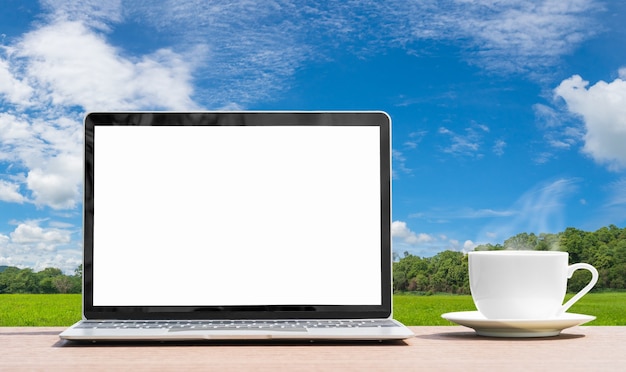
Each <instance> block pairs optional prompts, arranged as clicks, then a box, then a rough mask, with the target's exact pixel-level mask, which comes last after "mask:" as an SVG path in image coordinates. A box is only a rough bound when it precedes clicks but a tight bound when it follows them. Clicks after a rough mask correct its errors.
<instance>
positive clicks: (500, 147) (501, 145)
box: [492, 140, 506, 156]
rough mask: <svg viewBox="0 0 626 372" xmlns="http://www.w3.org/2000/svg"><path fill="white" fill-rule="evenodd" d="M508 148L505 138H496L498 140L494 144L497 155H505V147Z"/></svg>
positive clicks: (494, 151)
mask: <svg viewBox="0 0 626 372" xmlns="http://www.w3.org/2000/svg"><path fill="white" fill-rule="evenodd" d="M505 148H506V142H505V141H504V140H496V142H495V143H494V144H493V147H492V149H493V153H494V154H496V155H497V156H502V155H504V149H505Z"/></svg>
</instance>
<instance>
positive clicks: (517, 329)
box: [441, 311, 596, 337]
mask: <svg viewBox="0 0 626 372" xmlns="http://www.w3.org/2000/svg"><path fill="white" fill-rule="evenodd" d="M441 317H442V318H444V319H447V320H449V321H451V322H454V323H457V324H460V325H463V326H466V327H470V328H474V330H475V331H476V333H477V334H479V335H481V336H491V337H549V336H558V335H559V334H560V333H561V331H562V330H564V329H565V328H569V327H573V326H576V325H580V324H583V323H587V322H590V321H592V320H594V319H595V318H596V317H595V316H591V315H582V314H573V313H564V314H562V315H560V316H558V317H555V318H551V319H487V318H485V316H484V315H482V314H481V313H479V312H478V311H460V312H456V313H446V314H442V315H441Z"/></svg>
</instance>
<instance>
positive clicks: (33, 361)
mask: <svg viewBox="0 0 626 372" xmlns="http://www.w3.org/2000/svg"><path fill="white" fill-rule="evenodd" d="M410 328H411V329H412V330H413V332H415V334H416V336H415V337H414V338H411V339H409V340H406V341H403V342H395V343H378V342H376V343H360V344H355V343H280V344H278V343H275V344H267V343H265V344H261V343H247V344H245V343H227V344H224V343H222V344H216V343H204V344H180V343H179V344H158V343H155V344H95V345H92V344H88V345H85V344H76V343H72V342H67V341H62V340H60V339H59V337H58V334H59V332H61V331H62V330H63V328H39V327H33V328H0V370H1V371H12V370H20V369H21V370H50V371H54V370H64V371H67V370H83V371H93V370H120V369H123V370H129V371H140V370H179V371H186V370H219V371H225V370H226V371H227V370H249V371H259V370H272V371H276V370H324V371H327V370H342V371H343V370H377V371H383V370H384V371H389V370H403V371H415V370H428V371H435V370H436V371H441V370H444V371H445V370H484V369H489V370H494V371H500V370H501V371H515V370H525V371H529V370H532V371H535V370H550V371H557V370H558V371H578V370H580V371H582V370H584V371H613V370H614V371H626V327H584V326H583V327H574V328H569V329H566V330H564V331H563V333H562V334H561V335H560V336H557V337H547V338H536V339H498V338H490V337H481V336H477V335H476V334H475V333H474V331H473V330H471V329H469V328H465V327H461V326H449V327H446V326H443V327H410Z"/></svg>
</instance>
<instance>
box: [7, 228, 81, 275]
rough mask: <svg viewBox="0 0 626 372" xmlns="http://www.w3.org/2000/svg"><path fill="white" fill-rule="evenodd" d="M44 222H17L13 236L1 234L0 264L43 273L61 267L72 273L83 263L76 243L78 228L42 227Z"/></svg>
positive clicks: (11, 234)
mask: <svg viewBox="0 0 626 372" xmlns="http://www.w3.org/2000/svg"><path fill="white" fill-rule="evenodd" d="M42 222H44V221H42V220H29V221H23V222H16V225H17V226H16V227H15V229H14V230H13V231H12V232H11V233H9V235H8V236H7V235H3V234H0V265H11V266H17V267H30V268H33V269H34V270H36V271H38V270H42V269H45V268H46V267H56V268H60V269H61V270H63V271H64V272H66V273H72V272H73V271H74V269H76V267H77V266H78V265H80V264H81V262H82V254H81V250H80V249H79V247H77V246H75V243H72V235H73V234H74V233H75V229H72V228H73V227H72V226H67V225H66V224H64V225H66V227H65V228H60V227H53V225H55V223H54V222H51V223H49V224H48V225H49V226H48V227H42V226H41V224H42Z"/></svg>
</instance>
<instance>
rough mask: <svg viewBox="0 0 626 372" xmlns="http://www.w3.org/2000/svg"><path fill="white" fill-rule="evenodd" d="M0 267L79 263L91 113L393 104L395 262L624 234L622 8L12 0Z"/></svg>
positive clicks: (581, 2) (2, 104)
mask: <svg viewBox="0 0 626 372" xmlns="http://www.w3.org/2000/svg"><path fill="white" fill-rule="evenodd" d="M3 5H4V7H3V11H2V12H1V13H0V265H16V266H19V267H32V268H34V269H36V270H40V269H43V268H45V267H47V266H54V267H59V268H62V269H63V270H65V271H67V272H71V271H72V270H73V269H74V268H75V267H77V266H78V264H79V263H80V261H81V249H82V248H81V213H82V212H81V207H82V204H81V190H82V183H81V182H82V181H81V177H82V147H81V145H82V117H83V116H84V113H85V112H87V111H98V110H190V109H193V110H200V109H207V110H218V109H219V110H221V109H226V110H232V109H235V110H247V109H249V110H384V111H387V112H388V113H389V114H390V115H391V117H392V120H393V172H394V175H393V178H394V179H393V221H394V222H393V225H392V228H393V235H394V237H393V240H394V250H396V251H397V252H399V253H402V252H404V251H408V252H411V253H413V254H417V255H420V256H431V255H433V254H436V253H437V252H440V251H442V250H445V249H453V250H458V251H468V250H471V249H473V247H475V246H476V245H477V244H481V243H487V242H491V243H502V242H503V241H504V240H505V239H507V238H508V237H510V236H512V235H515V234H517V233H520V232H534V233H537V234H538V233H541V232H550V233H553V232H558V231H562V230H563V229H565V228H566V227H569V226H571V227H576V228H579V229H584V230H595V229H597V228H600V227H602V226H606V225H609V224H615V225H617V226H620V227H623V226H625V225H626V146H625V145H624V144H626V23H624V22H623V19H624V17H625V16H626V3H624V2H622V1H599V0H544V1H517V0H509V1H499V0H438V1H430V0H423V1H409V0H391V1H369V0H358V1H356V0H355V1H353V0H337V1H327V2H325V3H324V5H321V6H320V5H319V4H317V2H312V1H302V0H275V1H268V0H241V1H239V0H222V1H200V0H160V1H157V0H133V1H125V0H113V1H107V0H80V1H57V0H40V1H36V0H4V3H3Z"/></svg>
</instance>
